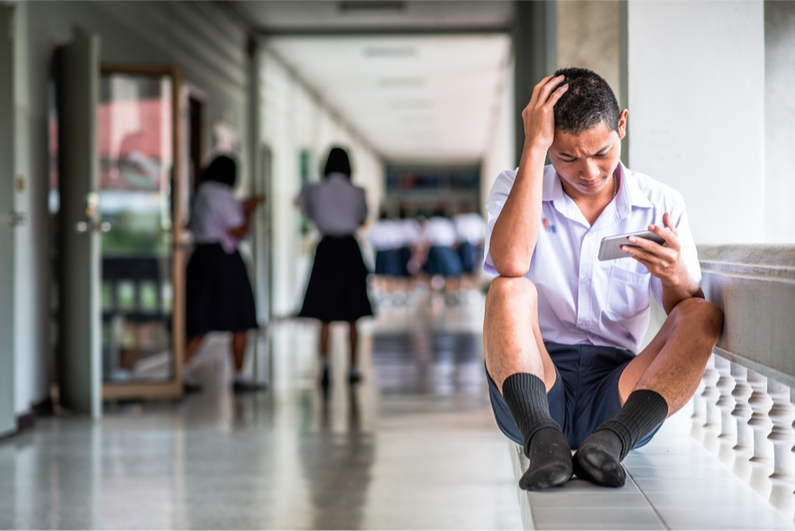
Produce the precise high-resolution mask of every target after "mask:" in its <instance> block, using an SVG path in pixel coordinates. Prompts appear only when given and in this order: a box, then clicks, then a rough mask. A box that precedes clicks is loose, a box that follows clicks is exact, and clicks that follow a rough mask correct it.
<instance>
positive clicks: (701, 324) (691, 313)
mask: <svg viewBox="0 0 795 531" xmlns="http://www.w3.org/2000/svg"><path fill="white" fill-rule="evenodd" d="M671 314H672V316H673V317H674V318H675V319H676V321H677V322H683V323H688V324H689V325H691V326H695V327H696V329H697V330H698V331H700V332H703V337H704V338H705V339H706V340H708V341H709V342H710V343H711V344H712V346H714V345H715V343H717V341H718V339H719V338H720V334H721V331H722V330H723V310H721V309H720V308H719V307H718V305H716V304H714V303H711V302H709V301H708V300H705V299H701V298H697V297H691V298H689V299H685V300H683V301H681V302H680V303H679V304H677V305H676V307H675V308H674V309H673V311H672V312H671Z"/></svg>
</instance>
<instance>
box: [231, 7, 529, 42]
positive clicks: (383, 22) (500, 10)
mask: <svg viewBox="0 0 795 531" xmlns="http://www.w3.org/2000/svg"><path fill="white" fill-rule="evenodd" d="M232 3H233V5H234V6H235V7H236V8H237V10H238V11H240V12H241V13H242V14H244V15H245V16H246V18H247V19H248V21H249V23H251V24H253V25H255V27H257V28H258V30H259V31H260V32H261V33H263V34H269V35H280V34H290V35H297V34H317V33H324V34H329V33H333V32H342V33H346V32H350V31H359V32H368V33H376V32H384V31H406V32H422V31H462V30H478V31H497V30H505V29H506V28H508V27H509V26H510V23H511V20H512V18H513V9H514V2H513V1H511V0H468V1H467V0H465V1H461V0H443V1H439V0H407V1H400V0H397V1H396V0H348V1H340V0H289V1H260V2H256V1H254V2H251V1H248V2H246V1H239V0H237V1H234V2H232Z"/></svg>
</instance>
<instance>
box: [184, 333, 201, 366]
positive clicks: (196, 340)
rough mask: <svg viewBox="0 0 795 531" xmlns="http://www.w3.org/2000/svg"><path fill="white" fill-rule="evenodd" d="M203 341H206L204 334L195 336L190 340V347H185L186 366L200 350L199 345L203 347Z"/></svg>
mask: <svg viewBox="0 0 795 531" xmlns="http://www.w3.org/2000/svg"><path fill="white" fill-rule="evenodd" d="M202 340H204V334H202V335H200V336H193V337H192V338H190V339H188V345H187V346H186V347H185V363H184V365H187V364H188V362H189V361H190V360H191V359H193V356H194V355H195V354H196V351H197V350H199V345H201V342H202Z"/></svg>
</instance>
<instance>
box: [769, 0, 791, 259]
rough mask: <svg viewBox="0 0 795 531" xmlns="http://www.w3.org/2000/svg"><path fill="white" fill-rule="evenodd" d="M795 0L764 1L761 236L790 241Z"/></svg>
mask: <svg viewBox="0 0 795 531" xmlns="http://www.w3.org/2000/svg"><path fill="white" fill-rule="evenodd" d="M793 203H795V2H771V1H767V2H765V236H766V238H765V239H766V241H767V242H768V243H789V244H793V243H795V208H793Z"/></svg>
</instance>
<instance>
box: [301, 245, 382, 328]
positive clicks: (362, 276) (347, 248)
mask: <svg viewBox="0 0 795 531" xmlns="http://www.w3.org/2000/svg"><path fill="white" fill-rule="evenodd" d="M368 273H369V271H368V270H367V266H365V265H364V260H363V259H362V251H361V249H360V248H359V243H358V242H357V241H356V238H354V237H353V236H339V237H337V236H324V237H323V239H322V240H320V243H319V244H318V245H317V250H316V251H315V262H314V264H312V274H311V275H310V277H309V284H308V285H307V287H306V295H305V296H304V304H303V306H302V307H301V312H300V313H299V314H298V316H299V317H311V318H313V319H319V320H320V321H322V322H324V323H330V322H332V321H346V322H349V323H352V322H355V321H356V320H357V319H359V318H361V317H366V316H368V315H373V308H372V306H370V298H369V297H368V296H367V274H368Z"/></svg>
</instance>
